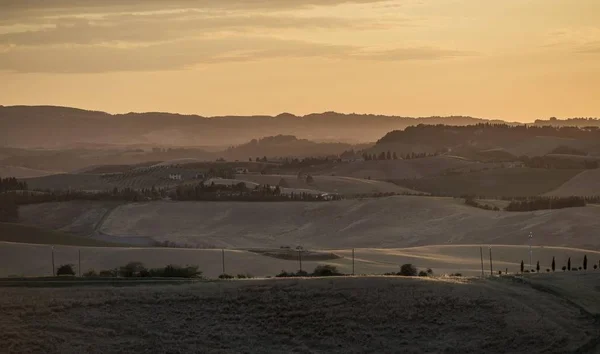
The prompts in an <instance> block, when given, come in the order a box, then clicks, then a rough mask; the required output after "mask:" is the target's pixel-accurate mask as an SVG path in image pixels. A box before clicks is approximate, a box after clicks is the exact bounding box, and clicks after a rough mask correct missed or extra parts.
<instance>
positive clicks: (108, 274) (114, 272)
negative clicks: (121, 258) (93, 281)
mask: <svg viewBox="0 0 600 354" xmlns="http://www.w3.org/2000/svg"><path fill="white" fill-rule="evenodd" d="M117 274H118V271H117V270H116V269H114V270H112V269H110V270H101V271H100V273H99V274H98V275H99V276H100V277H103V278H114V277H116V276H117Z"/></svg>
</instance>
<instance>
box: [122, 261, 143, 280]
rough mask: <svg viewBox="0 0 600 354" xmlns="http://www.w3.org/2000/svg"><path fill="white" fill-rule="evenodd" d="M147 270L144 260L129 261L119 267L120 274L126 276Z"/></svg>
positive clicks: (129, 276)
mask: <svg viewBox="0 0 600 354" xmlns="http://www.w3.org/2000/svg"><path fill="white" fill-rule="evenodd" d="M143 270H146V267H144V264H143V263H142V262H129V263H127V264H126V265H124V266H122V267H121V268H119V275H120V276H122V277H126V278H131V277H134V276H136V275H139V273H140V272H142V271H143Z"/></svg>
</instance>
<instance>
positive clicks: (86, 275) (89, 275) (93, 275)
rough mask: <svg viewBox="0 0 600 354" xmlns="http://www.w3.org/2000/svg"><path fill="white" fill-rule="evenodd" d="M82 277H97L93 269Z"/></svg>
mask: <svg viewBox="0 0 600 354" xmlns="http://www.w3.org/2000/svg"><path fill="white" fill-rule="evenodd" d="M83 276H84V277H97V276H98V273H96V271H95V270H93V269H90V270H88V271H87V272H85V273H83Z"/></svg>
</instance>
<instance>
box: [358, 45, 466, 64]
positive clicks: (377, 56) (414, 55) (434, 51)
mask: <svg viewBox="0 0 600 354" xmlns="http://www.w3.org/2000/svg"><path fill="white" fill-rule="evenodd" d="M473 55H477V53H475V52H468V51H460V50H449V49H441V48H431V47H416V48H395V49H389V50H383V51H372V50H369V51H362V52H360V53H358V54H356V55H355V57H356V58H364V59H370V60H384V61H405V60H441V59H449V58H456V57H465V56H473Z"/></svg>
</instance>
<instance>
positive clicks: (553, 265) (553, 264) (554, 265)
mask: <svg viewBox="0 0 600 354" xmlns="http://www.w3.org/2000/svg"><path fill="white" fill-rule="evenodd" d="M555 269H556V263H555V262H554V257H552V271H553V272H554V270H555Z"/></svg>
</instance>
